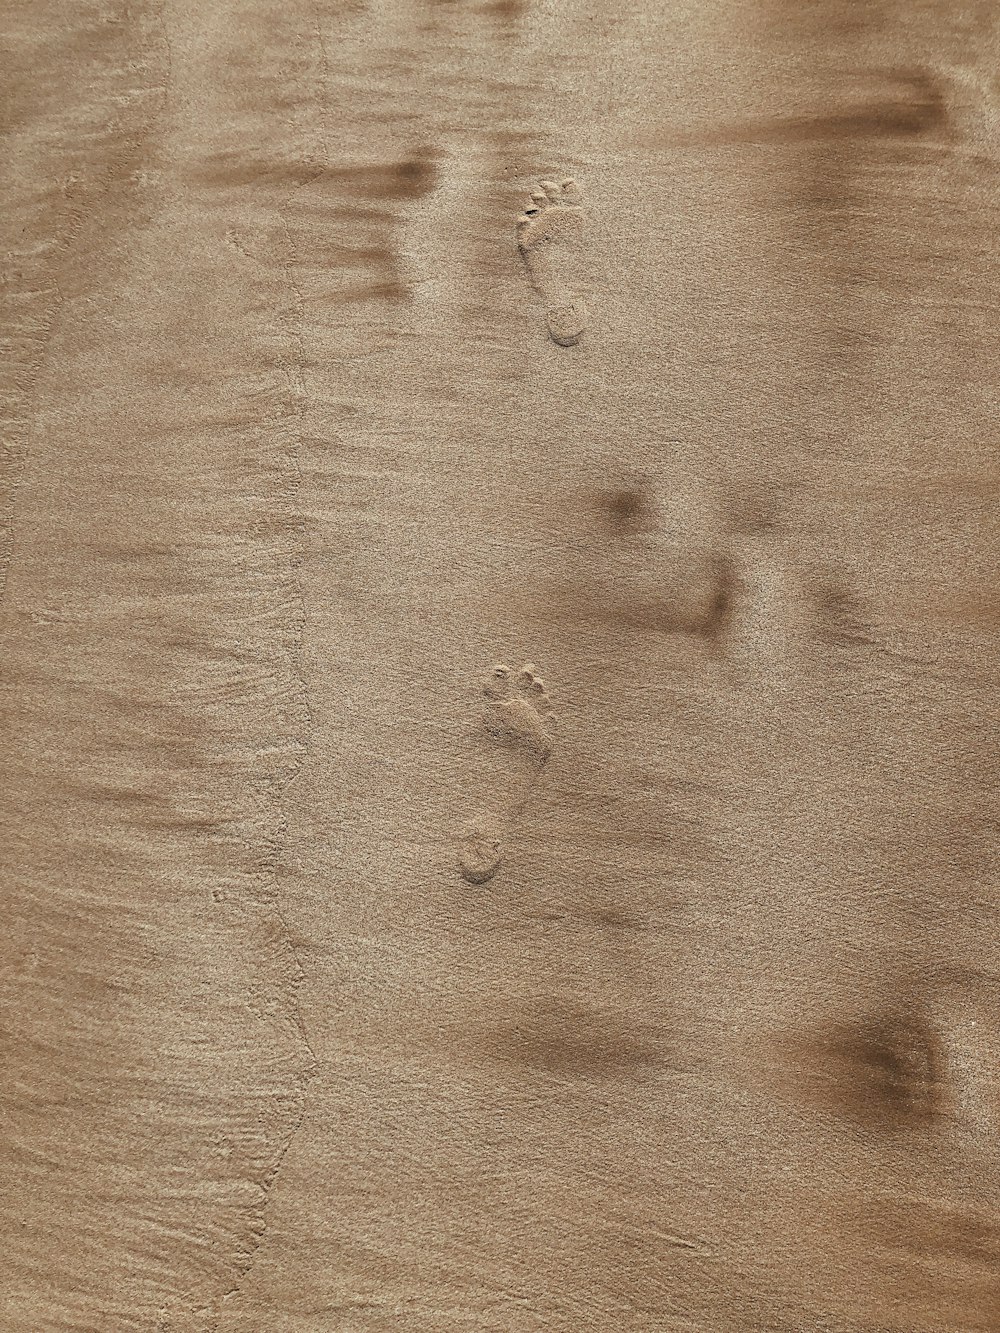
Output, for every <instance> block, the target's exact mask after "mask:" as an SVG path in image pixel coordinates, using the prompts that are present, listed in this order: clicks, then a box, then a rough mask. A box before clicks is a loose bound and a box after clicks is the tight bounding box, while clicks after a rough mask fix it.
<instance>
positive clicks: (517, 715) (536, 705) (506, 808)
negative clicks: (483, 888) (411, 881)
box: [458, 663, 554, 884]
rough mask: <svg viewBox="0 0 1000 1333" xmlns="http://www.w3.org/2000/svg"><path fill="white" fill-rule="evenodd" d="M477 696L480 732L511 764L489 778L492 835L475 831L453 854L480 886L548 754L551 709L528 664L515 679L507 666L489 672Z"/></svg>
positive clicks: (497, 859) (487, 877)
mask: <svg viewBox="0 0 1000 1333" xmlns="http://www.w3.org/2000/svg"><path fill="white" fill-rule="evenodd" d="M483 693H484V694H485V696H486V699H487V706H486V711H485V713H484V714H483V727H484V729H485V731H486V732H487V734H488V735H489V736H490V737H492V738H493V740H494V741H498V742H500V743H501V744H502V745H503V746H505V747H506V748H507V750H508V751H509V752H511V753H512V754H513V755H514V756H516V759H517V762H516V763H515V764H514V765H513V767H512V768H511V766H510V765H506V766H505V770H504V771H501V772H497V773H491V774H490V778H489V781H490V785H491V786H492V787H493V789H494V790H493V791H492V793H491V796H492V801H491V804H493V805H494V806H495V807H498V815H497V817H496V818H495V819H494V820H493V821H492V823H493V831H492V832H485V831H484V830H482V829H476V830H475V831H474V832H473V833H472V834H470V836H469V837H468V838H466V840H465V842H464V843H463V845H462V848H461V850H460V851H459V855H458V867H459V869H460V870H461V872H462V876H463V878H464V879H466V880H467V881H468V882H469V883H470V884H485V883H487V882H488V881H489V880H491V879H492V878H493V876H494V875H495V874H496V873H497V871H498V870H499V869H500V864H501V861H502V859H503V852H502V842H501V840H502V836H503V834H504V832H505V831H507V830H509V829H511V828H512V827H513V826H514V823H515V822H516V820H517V817H518V815H520V813H521V811H522V810H523V808H524V805H525V802H526V801H527V799H528V797H529V795H530V794H531V789H532V787H533V786H534V783H535V779H536V778H537V777H538V775H539V773H540V772H541V771H542V769H543V768H544V767H545V764H546V762H547V761H548V758H549V755H550V754H551V753H552V732H551V725H552V722H553V720H554V717H553V714H552V705H551V703H550V701H549V696H548V694H547V693H546V692H545V686H544V685H543V684H542V682H541V681H540V680H539V679H538V677H537V676H536V675H535V668H534V666H532V665H531V663H527V664H526V665H525V666H523V667H522V668H521V670H520V671H519V672H517V673H516V674H515V673H513V672H512V671H511V670H510V668H509V667H505V666H498V667H495V668H494V670H493V672H492V673H491V674H490V676H489V677H488V678H487V680H486V682H485V684H484V685H483Z"/></svg>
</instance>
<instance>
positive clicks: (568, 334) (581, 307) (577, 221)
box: [517, 179, 587, 347]
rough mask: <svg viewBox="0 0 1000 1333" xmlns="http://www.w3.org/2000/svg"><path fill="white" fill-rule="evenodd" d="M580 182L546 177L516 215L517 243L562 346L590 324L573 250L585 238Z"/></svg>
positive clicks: (574, 340) (577, 337) (576, 339)
mask: <svg viewBox="0 0 1000 1333" xmlns="http://www.w3.org/2000/svg"><path fill="white" fill-rule="evenodd" d="M579 202H580V187H579V186H578V185H577V183H576V181H574V180H572V179H567V180H564V181H563V182H562V183H561V184H558V185H557V184H556V182H555V181H542V183H541V187H540V188H539V189H538V190H535V191H534V193H533V194H532V196H531V203H530V204H529V205H528V207H527V208H526V209H525V210H524V212H523V213H522V214H521V216H520V217H519V218H518V220H517V245H518V249H519V250H520V252H521V258H522V259H523V260H524V264H525V267H526V268H527V270H528V273H529V275H530V277H531V281H532V283H533V284H534V287H535V290H536V291H537V292H538V293H539V295H540V296H541V297H542V299H543V300H544V301H545V303H546V306H547V309H546V312H545V322H546V324H547V325H548V330H549V334H550V335H551V337H552V339H553V341H554V342H557V343H558V344H559V345H560V347H572V346H573V345H574V343H578V342H579V341H580V338H581V337H582V336H583V332H584V330H585V329H586V327H587V307H586V304H585V303H584V301H583V299H582V297H581V296H580V295H579V294H578V293H577V292H576V291H575V290H574V287H573V281H574V274H575V272H576V257H575V254H574V251H576V250H577V248H578V247H579V245H580V242H581V241H582V239H583V224H584V213H583V210H582V209H581V208H579V207H578V206H577V205H578V204H579Z"/></svg>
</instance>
